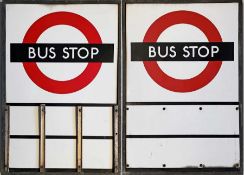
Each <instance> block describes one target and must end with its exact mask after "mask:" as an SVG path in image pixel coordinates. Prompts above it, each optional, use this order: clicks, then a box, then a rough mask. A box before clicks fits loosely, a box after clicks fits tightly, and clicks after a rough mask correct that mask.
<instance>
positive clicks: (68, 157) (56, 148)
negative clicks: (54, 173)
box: [45, 139, 76, 168]
mask: <svg viewBox="0 0 244 175" xmlns="http://www.w3.org/2000/svg"><path fill="white" fill-rule="evenodd" d="M45 156H46V162H45V164H46V168H76V140H75V139H46V152H45Z"/></svg>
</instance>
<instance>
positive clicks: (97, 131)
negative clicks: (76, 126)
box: [82, 107, 113, 136]
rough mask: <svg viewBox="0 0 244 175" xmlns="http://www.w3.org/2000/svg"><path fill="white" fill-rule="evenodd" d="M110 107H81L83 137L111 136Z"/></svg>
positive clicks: (111, 112)
mask: <svg viewBox="0 0 244 175" xmlns="http://www.w3.org/2000/svg"><path fill="white" fill-rule="evenodd" d="M112 110H113V109H112V107H83V108H82V122H83V123H82V129H83V135H84V136H112V133H113V129H112V127H113V119H112V118H113V111H112Z"/></svg>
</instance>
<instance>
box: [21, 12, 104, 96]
mask: <svg viewBox="0 0 244 175" xmlns="http://www.w3.org/2000/svg"><path fill="white" fill-rule="evenodd" d="M56 25H69V26H72V27H74V28H76V29H78V30H79V31H80V32H81V33H83V34H84V35H85V37H86V38H87V40H88V42H89V43H91V44H100V43H102V40H101V37H100V35H99V33H98V31H97V30H96V28H95V27H94V26H93V25H92V24H91V23H90V22H89V21H88V20H87V19H85V18H84V17H82V16H80V15H77V14H75V13H71V12H54V13H50V14H47V15H45V16H43V17H41V18H39V19H38V20H37V21H35V22H34V23H33V24H32V25H31V26H30V28H29V29H28V31H27V32H26V34H25V36H24V39H23V43H36V42H37V40H38V38H39V37H40V35H41V34H42V33H43V32H44V31H45V30H47V29H48V28H50V27H53V26H56ZM101 65H102V63H88V64H87V67H86V68H85V70H84V71H83V72H82V73H81V74H80V75H78V76H77V77H75V78H73V79H71V80H67V81H58V80H54V79H51V78H49V77H47V76H46V75H45V74H43V73H42V72H41V70H40V69H39V68H38V66H37V64H36V63H23V66H24V69H25V71H26V73H27V75H28V76H29V78H30V79H31V80H32V81H33V82H34V83H35V84H36V85H37V86H39V87H40V88H42V89H44V90H46V91H48V92H52V93H56V94H67V93H73V92H76V91H78V90H81V89H82V88H84V87H86V86H87V85H88V84H90V83H91V82H92V81H93V80H94V78H95V77H96V75H97V74H98V72H99V70H100V68H101Z"/></svg>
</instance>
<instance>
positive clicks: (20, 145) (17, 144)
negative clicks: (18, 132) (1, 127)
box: [9, 139, 39, 168]
mask: <svg viewBox="0 0 244 175" xmlns="http://www.w3.org/2000/svg"><path fill="white" fill-rule="evenodd" d="M9 167H10V168H39V140H38V139H10V142H9Z"/></svg>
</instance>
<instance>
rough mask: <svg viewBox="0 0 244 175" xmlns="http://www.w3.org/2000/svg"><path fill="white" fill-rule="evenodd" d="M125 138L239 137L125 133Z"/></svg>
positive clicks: (236, 136)
mask: <svg viewBox="0 0 244 175" xmlns="http://www.w3.org/2000/svg"><path fill="white" fill-rule="evenodd" d="M126 138H133V139H134V138H135V139H140V138H141V139H148V138H239V135H127V136H126Z"/></svg>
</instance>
